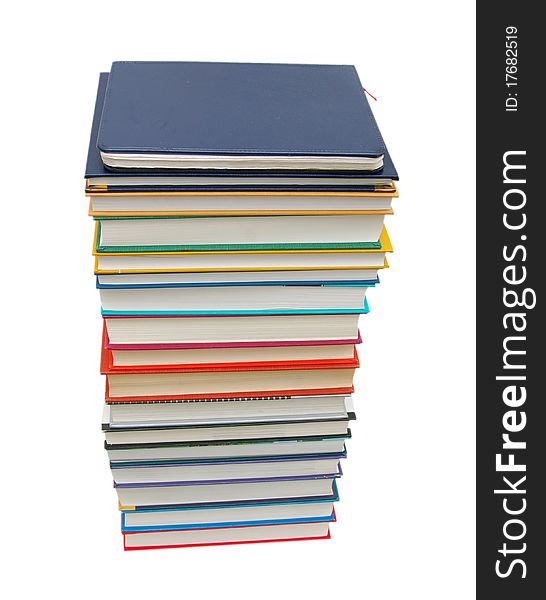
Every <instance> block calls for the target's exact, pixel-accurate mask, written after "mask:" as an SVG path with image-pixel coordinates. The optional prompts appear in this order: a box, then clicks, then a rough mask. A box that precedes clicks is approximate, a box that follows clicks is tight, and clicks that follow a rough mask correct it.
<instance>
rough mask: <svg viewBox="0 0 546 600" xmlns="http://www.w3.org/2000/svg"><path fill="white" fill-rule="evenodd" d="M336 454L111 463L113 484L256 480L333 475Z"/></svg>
mask: <svg viewBox="0 0 546 600" xmlns="http://www.w3.org/2000/svg"><path fill="white" fill-rule="evenodd" d="M339 464H340V459H339V458H338V457H330V456H327V457H323V456H313V457H290V458H286V459H285V458H282V459H281V458H264V459H257V460H253V461H240V460H239V461H238V460H231V461H226V462H222V463H220V462H213V463H211V462H203V463H195V462H192V463H186V464H181V463H173V464H163V465H146V466H137V465H129V466H114V467H112V476H113V478H114V484H115V486H116V487H121V486H125V487H134V486H136V487H138V486H140V485H192V484H199V485H201V484H203V483H216V482H217V481H223V482H228V481H234V482H235V481H237V482H244V481H256V480H263V479H271V478H280V477H283V478H285V477H308V476H313V477H315V476H318V475H320V476H323V475H324V476H334V475H336V474H337V473H338V472H339Z"/></svg>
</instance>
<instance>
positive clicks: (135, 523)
mask: <svg viewBox="0 0 546 600" xmlns="http://www.w3.org/2000/svg"><path fill="white" fill-rule="evenodd" d="M334 518H335V517H334V501H331V500H314V501H310V502H292V503H289V502H279V503H271V504H261V505H260V504H258V505H252V504H250V505H249V504H247V505H239V506H221V505H220V506H212V507H206V508H203V507H198V508H193V507H189V508H188V507H181V508H173V509H170V510H145V509H144V510H131V511H122V513H121V531H122V532H123V533H129V532H133V531H134V532H137V531H141V532H145V531H184V530H188V529H209V528H211V529H214V528H218V527H233V526H235V525H242V526H244V525H246V526H250V525H282V524H289V523H301V522H308V523H311V522H327V521H330V522H331V521H333V520H334Z"/></svg>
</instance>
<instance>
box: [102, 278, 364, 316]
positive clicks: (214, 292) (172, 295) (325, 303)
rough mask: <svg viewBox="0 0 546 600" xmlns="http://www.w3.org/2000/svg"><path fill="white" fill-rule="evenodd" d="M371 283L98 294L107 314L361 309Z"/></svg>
mask: <svg viewBox="0 0 546 600" xmlns="http://www.w3.org/2000/svg"><path fill="white" fill-rule="evenodd" d="M374 285H375V284H366V285H353V284H335V283H334V284H330V285H303V286H295V285H288V286H287V285H261V286H260V285H252V286H251V285H247V286H238V285H235V286H222V285H219V286H191V287H179V286H172V285H170V286H165V287H159V286H145V287H141V286H135V287H131V286H129V287H117V288H100V289H99V293H100V299H101V304H102V309H103V311H104V312H105V313H106V314H116V313H118V314H124V313H133V314H141V313H142V314H148V313H160V314H161V313H167V314H191V313H195V312H197V313H198V314H207V313H210V314H226V313H228V314H229V313H239V312H247V311H249V312H251V313H261V312H265V313H268V312H284V313H287V312H293V311H298V312H299V311H303V312H307V311H323V310H324V311H328V312H343V311H345V310H349V311H356V312H364V309H363V306H364V300H365V296H366V292H367V290H368V288H369V287H373V286H374Z"/></svg>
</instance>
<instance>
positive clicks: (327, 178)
mask: <svg viewBox="0 0 546 600" xmlns="http://www.w3.org/2000/svg"><path fill="white" fill-rule="evenodd" d="M107 83H108V73H101V75H100V78H99V85H98V90H97V99H96V105H95V112H94V117H93V124H92V128H91V137H90V140H89V150H88V156H87V164H86V169H85V178H86V182H87V183H86V192H87V193H91V194H92V193H103V192H131V193H134V192H146V193H149V192H151V193H157V192H164V191H168V192H172V191H179V192H191V191H199V192H217V191H220V192H226V191H231V192H240V191H259V192H299V191H328V192H335V191H339V192H346V191H350V192H376V191H387V192H391V191H394V189H395V188H394V185H393V182H394V181H395V180H397V179H398V174H397V172H396V169H395V167H394V165H393V162H392V159H391V157H390V155H389V153H388V150H387V149H385V154H384V158H383V168H382V169H379V170H377V171H373V172H372V171H360V172H358V173H350V172H346V171H344V172H332V171H323V172H310V171H307V172H306V173H305V174H304V175H302V172H301V171H300V172H297V171H293V172H291V171H288V170H286V171H282V172H280V171H277V172H275V171H271V170H269V171H257V170H254V171H252V172H248V171H247V172H244V171H237V172H234V171H232V172H218V171H216V172H211V171H209V172H203V171H201V172H196V171H193V172H192V171H185V172H184V174H183V175H180V174H173V172H170V173H169V172H167V173H166V172H165V171H163V172H161V173H158V172H148V173H147V172H139V173H138V174H135V173H130V174H127V173H126V172H123V171H121V172H120V171H110V170H108V169H107V168H106V167H105V166H104V164H103V162H102V159H101V155H100V151H99V149H98V148H97V137H98V132H99V125H100V121H101V115H102V110H103V106H104V96H105V93H106V87H107Z"/></svg>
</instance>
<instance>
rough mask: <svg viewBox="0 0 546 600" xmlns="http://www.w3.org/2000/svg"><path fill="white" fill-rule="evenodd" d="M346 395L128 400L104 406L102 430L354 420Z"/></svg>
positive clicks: (351, 406) (349, 401) (352, 410)
mask: <svg viewBox="0 0 546 600" xmlns="http://www.w3.org/2000/svg"><path fill="white" fill-rule="evenodd" d="M354 418H355V415H354V408H353V404H352V399H351V398H350V397H348V396H343V395H337V396H290V397H288V398H283V397H278V398H277V397H272V398H252V399H251V398H232V399H230V400H227V399H216V400H207V401H201V402H145V403H138V402H134V403H133V402H130V403H121V404H119V403H114V404H110V405H105V407H104V412H103V424H102V428H103V430H105V431H115V430H131V429H153V428H159V429H164V428H171V427H196V426H209V427H215V426H223V425H225V426H232V425H248V424H254V425H256V424H266V423H274V422H281V423H289V422H299V421H328V420H339V419H354Z"/></svg>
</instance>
